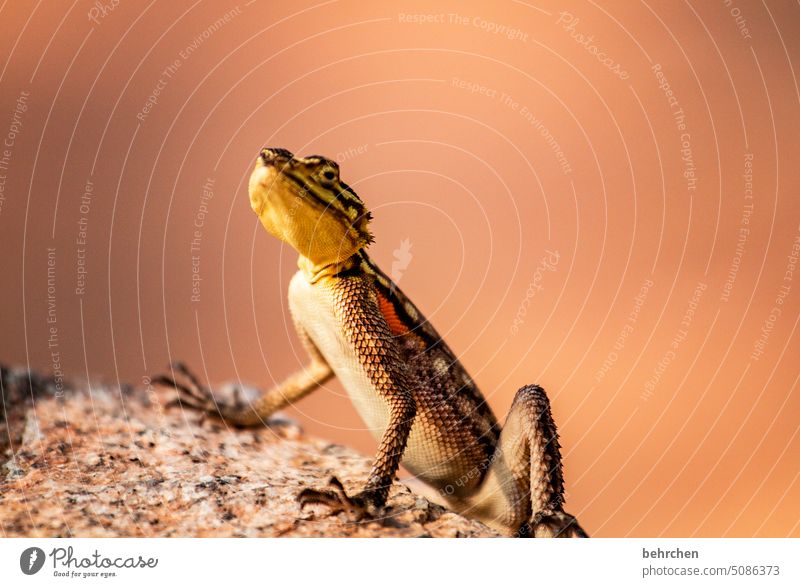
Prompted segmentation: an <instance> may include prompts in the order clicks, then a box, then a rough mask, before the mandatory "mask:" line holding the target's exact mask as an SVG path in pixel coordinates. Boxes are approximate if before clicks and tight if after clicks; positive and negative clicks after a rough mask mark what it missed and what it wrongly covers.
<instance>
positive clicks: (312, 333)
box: [289, 271, 389, 439]
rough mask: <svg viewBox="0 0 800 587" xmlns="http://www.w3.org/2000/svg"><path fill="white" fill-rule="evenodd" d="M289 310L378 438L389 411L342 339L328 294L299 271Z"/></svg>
mask: <svg viewBox="0 0 800 587" xmlns="http://www.w3.org/2000/svg"><path fill="white" fill-rule="evenodd" d="M289 308H290V310H291V312H292V315H293V316H294V317H295V319H296V320H297V321H298V322H300V324H301V325H302V327H303V328H304V329H305V331H306V333H307V334H308V336H309V337H310V338H311V340H312V341H313V342H314V344H315V345H316V347H317V349H318V350H319V352H320V353H321V354H322V356H323V357H324V358H325V361H327V363H328V365H330V367H331V369H332V370H333V372H334V373H335V374H336V377H337V378H338V379H339V381H341V383H342V386H343V387H344V389H345V391H346V392H347V394H348V396H349V397H350V400H351V401H352V402H353V405H354V406H355V408H356V411H357V412H358V414H359V415H360V416H361V419H362V420H364V423H365V424H366V425H367V427H368V428H369V431H370V432H371V433H372V435H373V436H374V437H375V438H376V439H380V438H381V435H382V434H383V432H384V430H386V426H387V425H388V422H389V408H388V406H387V404H386V402H385V401H384V399H383V398H382V397H381V396H380V395H379V394H378V392H377V390H375V388H374V386H373V385H372V382H371V381H370V380H369V377H368V376H367V373H366V372H365V371H364V368H363V367H362V366H361V363H360V361H359V359H358V357H357V356H356V353H355V350H354V349H353V347H352V345H351V344H350V343H349V342H348V341H347V339H346V338H345V334H344V332H343V331H342V327H341V324H339V322H338V320H337V318H336V316H335V314H334V309H333V298H332V296H331V294H330V292H329V291H328V290H327V289H326V288H325V287H324V286H320V285H314V284H311V283H309V281H308V280H307V279H306V277H305V276H304V275H303V273H302V272H301V271H298V272H297V273H296V274H295V276H294V277H293V278H292V281H291V283H290V284H289Z"/></svg>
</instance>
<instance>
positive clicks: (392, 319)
mask: <svg viewBox="0 0 800 587" xmlns="http://www.w3.org/2000/svg"><path fill="white" fill-rule="evenodd" d="M378 307H379V309H380V311H381V314H383V317H384V318H385V319H386V324H388V325H389V330H391V332H392V334H394V335H395V336H400V335H402V334H408V326H406V325H405V324H404V323H403V321H402V320H401V319H400V316H398V315H397V311H396V310H395V309H394V304H392V302H390V301H389V300H388V299H387V298H386V296H384V295H383V294H382V293H381V292H378Z"/></svg>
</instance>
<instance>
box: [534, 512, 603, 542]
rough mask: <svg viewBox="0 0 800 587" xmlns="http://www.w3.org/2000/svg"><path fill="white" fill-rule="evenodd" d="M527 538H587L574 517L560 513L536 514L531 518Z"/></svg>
mask: <svg viewBox="0 0 800 587" xmlns="http://www.w3.org/2000/svg"><path fill="white" fill-rule="evenodd" d="M526 526H527V527H528V536H531V537H533V538H588V537H589V535H588V534H587V533H586V531H585V530H584V529H583V528H581V526H580V524H578V520H576V519H575V517H574V516H571V515H570V514H568V513H566V512H561V511H556V512H554V511H543V512H537V513H535V514H534V515H533V518H531V521H530V523H529V524H526Z"/></svg>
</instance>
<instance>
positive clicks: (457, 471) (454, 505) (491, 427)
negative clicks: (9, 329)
mask: <svg viewBox="0 0 800 587" xmlns="http://www.w3.org/2000/svg"><path fill="white" fill-rule="evenodd" d="M249 192H250V205H251V207H252V209H253V211H254V212H255V213H256V214H257V215H258V217H259V219H260V220H261V223H262V224H263V226H264V228H265V229H266V230H267V232H269V233H270V234H272V235H273V236H275V237H277V238H279V239H281V240H282V241H284V242H286V243H288V244H289V245H291V246H292V247H293V248H294V249H295V250H297V252H298V253H299V254H300V258H299V261H298V265H299V271H298V272H297V273H296V274H295V276H294V277H293V278H292V280H291V283H290V285H289V307H290V310H291V314H292V317H293V320H294V323H295V326H296V328H297V333H298V335H299V338H300V340H301V341H302V343H303V346H304V347H305V348H306V350H307V351H308V353H309V355H310V362H309V363H308V365H307V366H306V367H305V368H303V369H301V370H300V371H298V372H296V373H294V374H293V375H290V376H289V377H288V378H287V379H286V380H284V381H283V382H282V383H280V384H279V385H276V386H275V387H273V388H271V389H269V390H267V391H266V392H263V394H262V395H261V396H260V397H258V398H257V399H256V400H255V401H253V402H252V403H242V402H229V403H220V401H219V400H217V399H215V398H214V397H213V395H212V392H211V391H210V390H209V389H207V388H205V387H204V386H202V385H200V383H199V382H198V381H197V379H196V378H195V377H194V376H193V375H192V374H191V373H190V372H189V371H188V370H187V369H186V368H185V367H183V366H182V365H180V364H177V365H176V366H175V367H174V368H173V374H175V373H177V374H179V375H180V376H181V378H180V379H179V380H176V378H175V377H173V376H168V375H165V376H161V377H160V378H158V379H156V380H155V381H157V382H160V383H164V384H169V385H172V386H174V387H175V388H176V389H178V390H179V392H180V397H181V401H183V402H184V403H186V404H188V405H190V406H192V407H194V408H197V409H200V410H203V411H206V412H209V413H214V414H218V415H219V416H221V417H222V418H223V419H224V420H225V421H228V422H230V423H233V424H237V425H245V426H246V425H258V424H260V423H262V422H263V421H265V420H266V419H267V418H268V417H269V416H270V415H271V414H273V413H274V412H275V411H276V410H279V409H281V408H283V407H284V406H286V405H288V404H290V403H293V402H296V401H298V400H299V399H300V398H302V397H304V396H306V395H308V394H309V393H311V392H312V391H314V390H315V389H317V388H319V387H320V386H321V385H322V384H323V383H324V382H325V381H327V380H328V379H330V378H331V377H333V376H336V377H338V378H339V380H340V381H341V382H342V384H343V386H344V388H345V389H346V390H347V393H348V394H349V396H350V398H351V400H352V402H353V404H354V405H355V407H356V409H357V411H358V412H359V414H360V415H361V417H362V418H363V419H364V421H365V422H366V424H367V425H368V427H369V428H370V430H371V431H372V432H373V433H374V434H375V436H376V438H377V439H378V441H379V446H378V451H377V454H376V456H375V460H374V463H373V465H372V470H371V472H370V475H369V478H368V479H367V480H366V483H365V484H364V486H363V489H362V491H361V492H360V493H358V494H356V495H352V496H351V495H347V494H346V493H345V490H344V488H343V486H342V484H341V483H340V482H339V481H338V480H337V479H335V478H334V479H332V480H331V485H330V487H329V488H325V489H313V488H307V489H304V490H303V491H302V492H301V493H300V494H299V495H298V501H299V502H300V504H301V507H302V506H306V505H308V504H324V505H327V506H329V507H330V508H332V510H334V511H341V510H344V509H347V510H350V511H355V512H358V513H359V514H360V515H371V514H373V515H374V513H376V512H378V511H380V509H381V508H382V507H383V506H384V505H385V503H386V500H387V495H388V492H389V488H390V486H391V484H392V482H393V479H394V478H395V475H396V473H397V470H398V467H399V465H400V463H401V462H402V464H403V465H404V466H405V467H406V468H407V469H408V470H409V471H410V472H411V473H412V474H414V475H415V476H416V477H417V478H418V479H420V480H421V481H423V482H424V483H426V484H427V485H429V486H431V487H433V488H434V489H435V490H436V491H437V492H438V494H439V495H440V496H441V501H443V502H444V503H445V504H446V505H447V506H449V507H450V508H451V509H453V510H455V511H457V512H460V513H462V514H464V515H467V516H469V517H472V518H476V519H478V520H480V521H483V522H484V523H486V524H487V525H489V526H490V527H493V528H495V529H496V530H498V531H500V532H502V533H504V534H507V535H516V536H536V537H552V536H559V537H584V536H586V533H585V532H584V530H583V529H582V528H581V527H580V525H579V524H578V522H577V520H576V519H575V518H574V517H573V516H571V515H569V514H567V513H565V512H564V510H563V502H564V482H563V478H562V465H561V455H560V450H559V443H558V439H557V438H558V437H557V434H556V427H555V424H554V423H553V419H552V416H551V414H550V404H549V401H548V399H547V396H546V395H545V392H544V390H543V389H542V388H541V387H539V386H537V385H526V386H524V387H522V388H521V389H520V390H519V391H517V394H516V396H515V398H514V401H513V404H512V406H511V410H510V412H509V414H508V417H507V418H506V422H505V425H504V426H503V427H502V429H501V427H500V425H499V424H498V422H497V420H496V419H495V416H494V414H493V413H492V410H491V409H490V408H489V406H488V404H487V403H486V400H485V399H484V397H483V395H482V394H481V392H480V391H479V390H478V388H477V387H476V385H475V383H474V382H473V381H472V379H471V378H470V376H469V375H468V374H467V372H466V371H465V369H464V367H462V365H461V363H460V362H459V361H458V359H457V358H456V356H455V354H454V353H453V352H452V351H451V350H450V348H449V347H448V346H447V344H446V343H445V342H444V341H443V340H442V338H441V337H440V336H439V334H438V333H437V332H436V330H435V329H434V328H433V326H432V325H431V323H430V322H428V320H427V319H426V318H425V317H424V316H423V315H422V313H421V312H420V311H419V310H418V309H417V307H416V306H415V305H414V304H413V303H412V302H411V301H410V300H409V299H408V297H406V295H405V294H404V293H403V292H402V291H401V290H400V289H399V288H398V287H397V286H396V285H395V284H394V283H393V282H392V281H391V280H390V279H389V278H388V277H387V276H386V275H385V274H384V273H383V272H382V271H381V270H380V269H379V268H378V267H377V266H376V265H375V263H374V261H373V260H372V259H371V258H370V257H369V256H368V255H367V253H366V251H365V248H366V247H367V245H369V244H370V243H371V242H372V241H373V237H372V234H371V233H370V229H369V222H370V219H371V215H370V212H369V211H368V210H367V209H366V207H365V206H364V203H363V202H362V201H361V199H360V198H359V197H358V196H357V195H356V193H355V192H354V191H353V189H352V188H350V186H348V185H347V184H346V183H344V182H343V181H342V180H341V179H340V178H339V166H338V164H337V163H335V162H334V161H331V160H330V159H327V158H325V157H321V156H309V157H304V158H300V157H295V156H294V155H293V154H292V153H291V152H289V151H287V150H286V149H277V148H275V149H266V148H265V149H263V150H262V151H261V153H260V154H259V156H258V158H257V160H256V164H255V169H254V170H253V172H252V175H251V177H250V185H249ZM181 380H182V381H181Z"/></svg>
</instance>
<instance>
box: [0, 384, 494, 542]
mask: <svg viewBox="0 0 800 587" xmlns="http://www.w3.org/2000/svg"><path fill="white" fill-rule="evenodd" d="M4 382H5V380H4ZM6 387H8V386H6ZM28 391H29V392H30V390H28ZM4 394H5V395H4V399H5V400H7V401H6V403H5V405H6V412H5V414H2V413H0V417H2V416H5V417H4V418H2V421H0V433H3V434H5V438H6V444H5V445H2V446H0V465H2V466H0V529H2V532H3V535H5V536H46V537H50V536H100V537H105V536H108V537H112V536H153V537H155V536H159V537H161V536H364V537H378V536H394V537H402V536H409V537H410V536H452V537H456V536H496V535H497V534H495V533H494V532H493V531H492V530H490V529H488V528H487V527H486V526H484V525H482V524H480V523H479V522H476V521H472V520H468V519H466V518H463V517H461V516H458V515H456V514H454V513H451V512H448V511H447V510H445V509H444V508H442V507H441V506H439V505H436V504H434V503H432V502H429V501H428V500H427V499H426V498H424V497H421V496H419V495H415V494H414V493H412V492H411V490H409V489H408V488H407V487H405V486H404V485H402V484H400V483H395V484H394V486H393V487H392V490H391V493H390V496H389V502H388V504H387V507H386V510H385V512H384V515H383V516H382V517H381V518H379V519H376V520H370V521H364V522H356V521H354V520H352V519H351V518H350V517H349V515H348V514H347V513H341V514H337V515H334V516H328V515H326V513H327V510H326V509H325V508H322V507H316V506H314V507H307V508H306V509H305V510H304V511H301V510H300V509H299V507H298V506H297V503H296V502H295V496H296V495H297V493H298V492H299V491H300V490H301V489H302V488H303V487H307V486H312V487H324V486H325V485H326V484H327V482H328V480H329V478H330V476H331V475H334V474H335V475H336V476H337V477H338V478H339V479H341V480H342V482H343V483H344V484H345V487H346V488H347V490H348V492H353V493H354V492H356V491H358V489H359V485H360V483H362V482H363V480H364V479H365V478H366V476H367V473H368V471H369V464H370V461H369V459H368V458H366V457H364V456H362V455H360V454H358V453H356V452H355V451H352V450H350V449H348V448H346V447H343V446H339V445H334V444H331V443H329V442H326V441H324V440H320V439H317V438H313V437H311V436H308V435H306V434H305V433H304V432H303V431H302V430H301V429H300V428H299V427H298V426H297V425H296V424H294V423H292V422H290V421H287V420H285V419H276V420H275V421H274V422H270V425H269V426H264V427H261V428H258V429H248V430H238V429H234V428H230V427H229V426H226V425H225V424H224V423H222V422H220V421H218V420H216V419H214V418H211V417H204V416H203V415H201V414H198V413H196V412H193V411H188V410H186V411H183V410H181V408H179V407H166V405H167V404H168V403H169V402H170V400H171V399H172V397H173V396H172V394H171V393H170V392H169V391H168V390H162V389H153V388H152V387H148V388H147V389H130V388H123V389H119V388H115V387H109V386H104V385H96V384H93V385H83V386H79V388H78V389H70V390H67V391H66V392H64V393H63V395H61V397H55V395H54V394H53V393H52V389H50V388H48V386H47V384H46V382H44V383H43V384H42V386H41V389H39V390H38V391H37V392H36V393H27V394H26V393H16V395H14V397H11V395H12V394H10V393H8V390H6V389H5V388H4ZM34 404H35V410H34V409H33V407H34ZM9 439H10V441H9Z"/></svg>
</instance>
